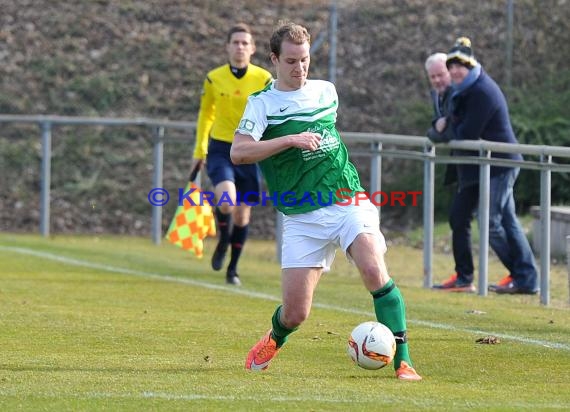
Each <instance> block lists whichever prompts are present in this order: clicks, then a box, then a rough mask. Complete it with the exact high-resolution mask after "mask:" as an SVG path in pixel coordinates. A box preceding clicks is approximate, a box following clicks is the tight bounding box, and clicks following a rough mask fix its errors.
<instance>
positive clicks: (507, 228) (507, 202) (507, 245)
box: [489, 168, 538, 290]
mask: <svg viewBox="0 0 570 412" xmlns="http://www.w3.org/2000/svg"><path fill="white" fill-rule="evenodd" d="M519 170H520V169H519V168H514V169H510V170H508V171H507V172H505V173H502V174H500V175H497V176H494V177H492V178H491V188H490V200H489V243H490V244H491V248H493V251H494V252H495V254H496V255H497V256H498V258H499V259H500V261H501V262H502V263H503V265H504V266H505V267H506V268H507V269H508V270H509V272H510V274H511V276H512V277H513V282H514V284H515V285H516V286H518V287H519V288H523V289H528V290H536V289H537V287H538V273H537V271H536V264H535V260H534V256H533V254H532V249H531V248H530V244H529V243H528V240H527V238H526V235H525V234H524V231H523V228H522V226H521V224H520V222H519V220H518V219H517V216H516V212H515V199H514V196H513V186H514V184H515V181H516V179H517V176H518V174H519Z"/></svg>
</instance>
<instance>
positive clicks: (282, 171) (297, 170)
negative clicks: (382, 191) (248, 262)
mask: <svg viewBox="0 0 570 412" xmlns="http://www.w3.org/2000/svg"><path fill="white" fill-rule="evenodd" d="M337 109H338V96H337V93H336V89H335V87H334V85H333V84H332V83H330V82H327V81H324V80H307V83H306V84H305V85H304V86H303V87H302V88H301V89H299V90H295V91H289V92H283V91H279V90H277V89H275V87H274V83H273V82H272V83H270V84H269V85H268V86H267V87H265V88H264V89H263V90H261V91H260V92H257V93H254V94H252V95H251V96H250V97H249V98H248V101H247V106H246V108H245V111H244V114H243V116H242V119H241V121H240V123H239V126H238V129H237V132H238V133H241V134H245V135H250V136H252V137H253V138H254V139H255V140H256V141H260V140H270V139H274V138H276V137H281V136H286V135H291V134H297V133H302V132H314V133H319V134H320V135H321V136H322V140H321V143H320V147H319V148H318V149H317V150H316V151H313V152H312V151H310V150H302V149H298V148H289V149H287V150H285V151H283V152H281V153H278V154H275V155H273V156H271V157H269V158H267V159H265V160H262V161H261V162H260V163H259V165H260V167H261V171H262V172H263V175H264V177H265V180H266V182H267V186H268V189H269V193H267V194H266V195H265V196H264V197H265V198H266V199H268V198H270V199H271V201H272V202H273V204H274V205H275V207H276V208H277V209H278V210H280V211H281V212H283V213H284V214H286V215H290V214H296V213H306V212H310V211H312V210H316V209H319V208H321V207H325V206H329V205H331V204H333V203H336V202H338V201H343V199H345V201H346V198H347V196H352V195H353V194H354V192H358V191H363V190H364V189H363V188H362V187H361V186H360V180H359V178H358V173H357V171H356V168H355V167H354V165H353V164H352V163H350V161H349V159H348V151H347V149H346V146H345V145H344V143H343V142H342V139H341V138H340V134H339V133H338V130H337V129H336V127H335V123H336V114H337ZM339 194H340V196H339Z"/></svg>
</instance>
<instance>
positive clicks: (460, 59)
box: [445, 37, 477, 70]
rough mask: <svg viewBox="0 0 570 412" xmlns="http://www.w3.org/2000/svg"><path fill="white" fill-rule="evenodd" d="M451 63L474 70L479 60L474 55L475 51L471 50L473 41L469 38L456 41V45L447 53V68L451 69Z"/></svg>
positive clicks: (460, 38)
mask: <svg viewBox="0 0 570 412" xmlns="http://www.w3.org/2000/svg"><path fill="white" fill-rule="evenodd" d="M451 63H458V64H461V65H462V66H465V67H467V68H468V69H470V70H471V69H472V68H473V67H475V66H477V60H475V56H474V55H473V49H471V40H469V38H467V37H459V38H458V39H457V40H455V44H454V45H453V47H452V48H451V49H450V50H449V53H447V61H446V62H445V64H446V66H447V67H449V65H450V64H451Z"/></svg>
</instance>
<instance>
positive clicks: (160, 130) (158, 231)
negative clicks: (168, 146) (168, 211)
mask: <svg viewBox="0 0 570 412" xmlns="http://www.w3.org/2000/svg"><path fill="white" fill-rule="evenodd" d="M152 132H153V140H154V148H153V152H154V153H153V158H154V162H153V163H154V164H153V169H154V173H153V177H152V187H153V188H157V187H162V169H163V159H164V127H163V126H159V127H154V128H153V131H152ZM151 233H152V241H153V242H154V244H155V245H159V244H160V241H161V239H162V206H155V205H153V206H152V221H151Z"/></svg>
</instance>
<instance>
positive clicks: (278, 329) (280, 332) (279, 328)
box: [271, 305, 298, 348]
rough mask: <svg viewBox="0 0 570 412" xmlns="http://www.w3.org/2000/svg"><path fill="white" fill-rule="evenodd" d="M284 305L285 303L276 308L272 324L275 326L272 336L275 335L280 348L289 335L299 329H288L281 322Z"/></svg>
mask: <svg viewBox="0 0 570 412" xmlns="http://www.w3.org/2000/svg"><path fill="white" fill-rule="evenodd" d="M282 306H283V305H279V306H277V309H275V313H273V317H272V318H271V325H272V326H273V329H272V330H271V336H272V337H273V339H275V342H276V343H277V347H278V348H280V347H281V346H283V345H285V342H287V338H288V336H289V335H290V334H292V333H293V332H295V331H296V330H297V329H298V328H293V329H287V328H286V327H285V326H283V325H282V324H281V322H280V321H279V316H280V315H281V307H282Z"/></svg>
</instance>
